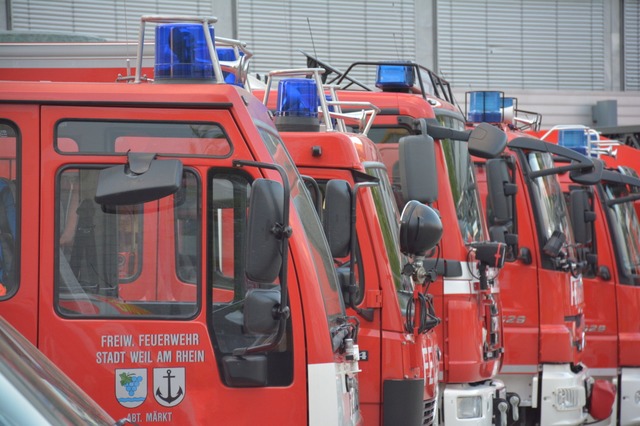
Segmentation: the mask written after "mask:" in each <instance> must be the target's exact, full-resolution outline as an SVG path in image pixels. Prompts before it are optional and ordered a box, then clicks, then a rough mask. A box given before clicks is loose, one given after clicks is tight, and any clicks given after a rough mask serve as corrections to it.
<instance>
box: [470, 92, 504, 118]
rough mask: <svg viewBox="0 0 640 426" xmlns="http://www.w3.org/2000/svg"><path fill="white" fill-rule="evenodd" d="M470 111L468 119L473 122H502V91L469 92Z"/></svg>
mask: <svg viewBox="0 0 640 426" xmlns="http://www.w3.org/2000/svg"><path fill="white" fill-rule="evenodd" d="M469 95H470V99H469V113H468V114H467V120H469V121H470V122H472V123H482V122H485V123H501V122H502V111H501V108H502V100H503V97H502V92H491V91H478V92H469Z"/></svg>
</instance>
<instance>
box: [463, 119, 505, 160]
mask: <svg viewBox="0 0 640 426" xmlns="http://www.w3.org/2000/svg"><path fill="white" fill-rule="evenodd" d="M506 147H507V134H506V133H505V132H503V131H502V130H500V129H499V128H497V127H495V126H492V125H491V124H488V123H480V124H478V125H477V126H476V127H475V128H474V129H473V130H472V131H471V134H470V135H469V153H470V154H471V155H475V156H476V157H480V158H496V157H498V156H499V155H500V154H502V152H503V151H504V149H505V148H506Z"/></svg>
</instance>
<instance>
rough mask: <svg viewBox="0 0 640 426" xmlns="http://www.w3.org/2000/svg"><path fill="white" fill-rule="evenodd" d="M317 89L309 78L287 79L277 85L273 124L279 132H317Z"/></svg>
mask: <svg viewBox="0 0 640 426" xmlns="http://www.w3.org/2000/svg"><path fill="white" fill-rule="evenodd" d="M319 104H320V98H319V97H318V88H317V86H316V81H315V80H314V79H310V78H287V79H282V80H280V82H279V83H278V99H277V102H276V111H275V113H274V115H275V117H274V122H275V124H276V127H277V128H278V130H279V131H281V132H295V131H305V132H317V131H319V130H320V121H319V119H318V105H319Z"/></svg>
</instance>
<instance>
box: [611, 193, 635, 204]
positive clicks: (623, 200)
mask: <svg viewBox="0 0 640 426" xmlns="http://www.w3.org/2000/svg"><path fill="white" fill-rule="evenodd" d="M637 200H640V194H631V195H627V196H626V197H620V198H615V199H613V200H607V206H608V207H611V206H615V205H616V204H623V203H628V202H631V201H637Z"/></svg>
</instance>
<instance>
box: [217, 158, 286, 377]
mask: <svg viewBox="0 0 640 426" xmlns="http://www.w3.org/2000/svg"><path fill="white" fill-rule="evenodd" d="M249 197H250V181H249V179H248V177H247V176H246V175H244V174H242V173H239V172H233V171H229V172H226V171H219V170H218V171H215V172H214V173H213V174H211V175H210V178H209V194H208V200H209V208H208V211H207V223H208V229H209V231H208V241H207V246H208V247H209V249H208V269H209V274H208V275H209V276H210V277H211V291H212V310H211V315H210V327H211V330H212V334H213V340H214V349H215V353H216V358H217V360H218V366H219V368H220V370H221V371H220V375H221V377H222V378H223V380H224V381H225V383H226V384H227V385H228V386H232V387H244V386H287V385H289V384H291V382H292V380H293V362H292V357H293V346H292V336H291V321H290V320H289V322H288V324H287V328H286V332H285V333H286V334H285V339H284V340H283V342H282V343H281V345H279V346H278V348H276V349H274V350H272V351H269V352H266V353H264V352H260V353H259V354H256V355H253V361H252V362H253V364H252V368H258V367H257V365H260V366H261V368H264V371H265V372H266V376H265V377H262V378H261V379H260V380H259V383H258V382H256V383H254V384H253V385H252V384H249V383H248V382H246V381H245V380H242V379H239V378H238V377H236V376H237V372H235V373H233V372H230V371H235V367H234V362H232V360H233V359H234V358H233V357H232V354H233V353H234V350H237V349H240V348H249V347H252V346H257V345H261V344H264V343H266V342H269V341H270V339H272V338H273V334H272V333H269V332H266V331H258V330H250V329H247V328H246V327H245V320H246V319H247V318H245V317H246V316H247V315H248V314H249V313H250V312H247V311H245V300H247V295H248V294H249V293H250V292H251V291H252V290H254V289H265V290H272V291H273V292H274V294H276V295H277V296H275V298H276V299H279V290H280V288H279V283H278V281H277V280H276V282H273V283H258V282H252V281H249V280H248V279H247V278H246V275H245V259H244V257H245V246H246V243H245V241H246V235H247V223H246V221H247V208H248V206H249ZM230 360H231V361H230ZM238 362H241V361H238ZM251 373H252V372H249V371H248V372H247V374H251ZM256 380H258V379H256Z"/></svg>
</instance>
